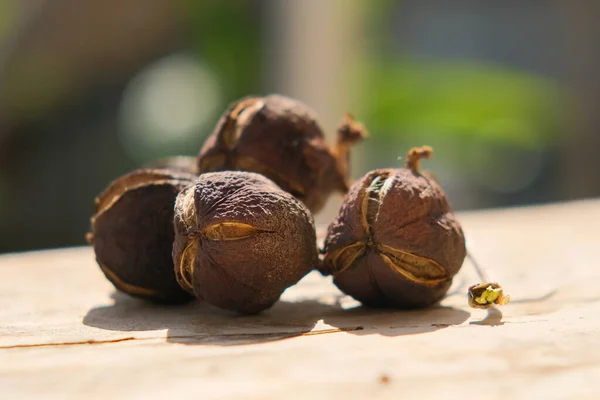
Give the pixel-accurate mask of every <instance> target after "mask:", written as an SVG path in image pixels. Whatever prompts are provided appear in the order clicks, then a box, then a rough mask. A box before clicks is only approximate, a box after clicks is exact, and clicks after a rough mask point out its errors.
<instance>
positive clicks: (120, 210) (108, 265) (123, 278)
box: [88, 169, 195, 303]
mask: <svg viewBox="0 0 600 400" xmlns="http://www.w3.org/2000/svg"><path fill="white" fill-rule="evenodd" d="M194 180H195V176H194V175H190V174H185V173H181V172H169V171H166V170H158V169H157V170H151V169H143V170H138V171H134V172H132V173H130V174H127V175H125V176H122V177H121V178H119V179H117V180H115V181H114V182H112V183H111V184H110V185H109V186H108V188H107V189H106V190H105V191H104V192H103V193H102V194H100V195H99V196H98V198H96V211H95V215H94V216H93V217H92V229H91V232H90V233H89V234H88V241H89V242H90V244H92V245H93V248H94V252H95V253H96V260H97V262H98V264H99V265H100V268H101V269H102V272H104V274H105V275H106V277H107V278H108V280H110V281H111V282H112V283H113V284H114V285H115V287H116V288H117V289H119V290H121V291H123V292H125V293H128V294H130V295H132V296H136V297H142V298H146V299H150V300H153V301H158V302H164V303H180V302H184V301H188V300H190V299H192V296H190V295H189V294H188V293H187V292H186V291H184V290H183V289H181V287H180V286H179V284H178V283H177V280H176V279H175V274H174V273H173V260H172V258H171V251H172V248H173V239H174V230H173V213H174V211H173V207H174V204H175V197H176V196H177V194H178V193H179V192H180V191H181V190H182V189H184V188H185V187H186V186H189V185H191V184H192V183H193V182H194Z"/></svg>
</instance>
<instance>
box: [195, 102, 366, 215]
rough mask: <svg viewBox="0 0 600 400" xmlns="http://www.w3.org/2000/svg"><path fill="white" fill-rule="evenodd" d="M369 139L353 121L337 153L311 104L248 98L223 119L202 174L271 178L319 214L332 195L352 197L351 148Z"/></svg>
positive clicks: (341, 133)
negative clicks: (236, 173) (227, 172)
mask: <svg viewBox="0 0 600 400" xmlns="http://www.w3.org/2000/svg"><path fill="white" fill-rule="evenodd" d="M365 135H366V133H365V132H364V128H363V127H362V126H361V125H360V124H358V123H356V122H354V121H352V120H351V118H349V117H348V118H346V120H345V121H344V122H343V123H342V125H341V126H340V128H339V130H338V139H337V142H338V143H337V144H336V147H335V149H334V150H333V151H332V150H331V149H330V148H329V146H328V145H327V143H326V141H325V138H324V136H323V131H322V129H321V126H320V125H319V123H318V121H317V115H316V113H315V112H314V111H313V110H312V109H310V108H309V107H308V106H306V105H305V104H303V103H301V102H299V101H296V100H293V99H290V98H287V97H283V96H278V95H270V96H266V97H248V98H245V99H241V100H238V101H236V102H234V103H232V104H231V105H230V106H229V107H228V109H227V110H226V112H225V114H223V116H222V117H221V119H220V121H219V123H218V124H217V126H216V128H215V131H214V132H213V134H212V135H211V136H210V137H209V138H208V139H207V140H206V142H205V144H204V146H203V148H202V150H201V151H200V154H199V156H198V169H199V171H200V172H201V173H204V172H213V171H225V170H241V171H250V172H256V173H259V174H262V175H265V176H266V177H268V178H269V179H271V180H273V181H274V182H275V183H277V184H278V185H279V186H280V187H281V188H283V189H284V190H285V191H287V192H288V193H291V194H292V195H294V196H295V197H296V198H297V199H299V200H301V201H302V202H303V203H304V204H305V205H306V206H307V207H308V208H309V209H310V210H311V211H313V212H316V211H318V210H320V209H321V208H322V207H323V205H324V203H325V201H326V200H327V198H328V197H329V195H330V194H331V193H332V192H335V191H338V192H341V193H346V192H347V191H348V184H347V178H348V167H347V164H348V152H349V147H350V146H351V145H352V144H354V143H356V142H359V141H361V140H362V138H363V137H364V136H365Z"/></svg>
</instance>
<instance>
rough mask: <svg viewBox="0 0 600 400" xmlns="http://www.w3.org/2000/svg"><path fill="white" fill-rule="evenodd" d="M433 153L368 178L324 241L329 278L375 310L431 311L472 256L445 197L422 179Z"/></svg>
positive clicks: (414, 153) (414, 155)
mask: <svg viewBox="0 0 600 400" xmlns="http://www.w3.org/2000/svg"><path fill="white" fill-rule="evenodd" d="M430 153H431V149H430V148H428V147H424V148H421V149H412V150H411V152H410V153H409V157H408V159H407V168H403V169H382V170H375V171H371V172H369V173H368V174H367V175H365V176H364V177H363V178H362V179H361V180H360V181H358V182H356V183H355V184H354V185H353V186H352V188H351V189H350V193H348V195H347V196H346V199H345V201H344V203H343V205H342V207H341V209H340V212H339V215H338V216H337V218H336V219H335V220H334V222H333V223H332V224H331V225H330V226H329V228H328V232H327V237H326V239H325V258H324V262H323V267H322V269H323V271H322V272H323V273H325V274H332V275H333V277H334V283H335V284H336V285H337V286H338V287H339V288H340V289H341V290H342V291H343V292H344V293H346V294H349V295H350V296H352V297H354V298H355V299H357V300H359V301H360V302H362V303H363V304H365V305H368V306H374V307H395V308H416V307H426V306H429V305H431V304H432V303H434V302H436V301H437V300H439V299H440V298H441V297H442V296H444V294H445V293H446V292H447V290H448V288H449V287H450V284H451V283H452V278H453V277H454V275H456V273H457V272H458V270H459V269H460V267H461V265H462V263H463V260H464V258H465V256H466V249H465V239H464V236H463V233H462V230H461V227H460V225H459V223H458V221H457V220H456V218H455V216H454V214H453V213H452V210H451V208H450V204H449V203H448V200H447V198H446V195H445V194H444V192H443V191H442V189H441V187H440V186H439V185H438V184H437V183H436V182H435V181H433V180H431V179H428V178H427V177H425V176H424V175H422V174H421V173H420V172H419V159H420V158H421V157H427V158H428V157H429V155H430Z"/></svg>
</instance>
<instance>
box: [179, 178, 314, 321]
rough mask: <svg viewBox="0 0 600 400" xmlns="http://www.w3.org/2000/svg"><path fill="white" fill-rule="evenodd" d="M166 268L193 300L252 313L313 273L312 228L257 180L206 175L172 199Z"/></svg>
mask: <svg viewBox="0 0 600 400" xmlns="http://www.w3.org/2000/svg"><path fill="white" fill-rule="evenodd" d="M173 261H174V264H175V273H176V276H177V279H178V280H179V283H180V284H181V286H182V287H183V288H185V289H186V290H188V291H189V292H190V293H193V294H194V295H195V296H196V297H198V298H200V299H204V300H206V301H207V302H209V303H211V304H213V305H215V306H217V307H220V308H224V309H227V310H232V311H237V312H241V313H249V314H252V313H257V312H260V311H262V310H264V309H266V308H268V307H270V306H271V305H272V304H273V303H275V302H276V301H277V299H279V297H280V295H281V293H282V292H283V291H284V290H285V289H286V288H287V287H289V286H291V285H293V284H295V283H296V282H298V281H299V280H300V279H301V278H302V277H303V276H304V275H306V274H307V273H308V272H309V271H310V270H312V269H313V268H314V267H315V266H316V264H317V263H318V254H317V248H316V238H315V227H314V224H313V220H312V217H311V215H310V213H309V211H308V209H307V208H306V207H305V206H304V205H303V204H302V203H301V202H299V201H298V200H296V199H295V198H294V197H292V196H291V195H290V194H289V193H287V192H285V191H283V190H281V189H280V188H279V187H278V186H276V185H275V184H274V183H273V182H272V181H270V180H269V179H267V178H265V177H264V176H262V175H258V174H255V173H249V172H235V171H233V172H215V173H206V174H203V175H201V176H200V177H199V179H198V180H197V182H196V184H195V185H194V186H191V187H189V188H187V189H185V190H184V191H182V192H181V194H179V196H178V197H177V202H176V206H175V243H174V246H173Z"/></svg>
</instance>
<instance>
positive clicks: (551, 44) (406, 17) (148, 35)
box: [0, 0, 600, 252]
mask: <svg viewBox="0 0 600 400" xmlns="http://www.w3.org/2000/svg"><path fill="white" fill-rule="evenodd" d="M598 15H600V2H598V1H596V0H588V1H585V0H581V1H559V0H528V1H526V2H524V1H522V0H504V1H502V2H491V1H480V0H453V1H451V2H449V1H447V0H401V1H400V0H265V1H250V0H246V1H243V0H221V1H192V0H180V1H174V0H154V1H151V2H148V1H146V0H87V1H80V0H12V1H11V0H0V252H7V251H16V250H25V249H34V248H46V247H57V246H69V245H79V244H83V243H84V239H83V238H84V234H85V232H86V231H87V229H88V225H89V217H90V214H91V212H92V210H93V199H94V197H95V196H96V195H97V194H98V193H99V192H100V191H102V189H103V188H104V187H105V186H106V185H107V184H108V183H109V182H110V181H111V180H112V179H114V178H116V177H117V176H119V175H121V174H123V173H126V172H128V171H130V170H132V169H134V168H136V167H139V166H140V165H142V164H144V163H146V162H148V161H151V160H153V159H156V158H160V157H165V156H169V155H175V154H187V155H194V154H196V153H197V152H198V150H199V148H200V146H201V144H202V142H203V140H204V139H205V138H206V136H207V135H208V134H210V132H211V130H212V128H213V126H214V124H215V122H216V120H217V119H218V117H219V115H220V113H221V112H222V111H223V110H224V109H225V107H226V105H227V104H228V103H229V102H230V101H233V100H235V99H236V98H239V97H241V96H245V95H248V94H252V93H259V94H265V93H272V92H277V93H282V94H285V95H289V96H293V97H297V98H299V99H300V100H303V101H305V102H306V103H308V104H309V105H311V106H312V107H313V108H315V110H316V111H317V112H318V113H319V114H320V115H321V117H322V123H323V126H324V127H325V129H326V130H327V133H328V135H329V136H330V137H331V135H332V133H333V130H334V127H335V125H336V124H337V122H338V121H339V120H340V119H341V117H342V115H343V113H344V112H346V111H352V112H353V113H354V114H355V116H356V117H357V118H358V119H359V120H361V121H363V122H364V123H365V124H366V126H367V128H368V129H369V131H370V138H369V140H368V141H367V142H365V143H364V144H363V145H361V146H359V147H358V148H356V150H355V152H354V154H353V175H354V177H359V176H361V175H362V174H364V173H365V172H366V171H368V170H370V169H373V168H376V167H390V166H401V165H402V164H403V160H402V156H403V155H404V154H405V153H406V152H407V150H408V149H409V148H410V147H412V146H416V145H422V144H429V145H431V146H433V147H434V149H435V154H434V157H433V159H432V160H431V161H429V162H427V163H426V168H428V169H430V170H432V171H433V172H434V173H435V174H436V175H437V176H438V177H439V179H440V180H441V182H442V184H443V186H444V187H445V188H446V190H447V192H448V196H449V197H450V200H451V202H452V203H453V205H454V207H455V208H456V209H458V210H464V209H476V208H488V207H503V206H513V205H520V204H532V203H543V202H553V201H562V200H567V199H574V198H582V197H594V196H598V195H600V178H599V177H598V171H599V170H600V154H599V151H600V135H599V133H600V132H599V131H600V113H599V112H598V111H597V108H598V104H600V101H599V100H600V74H599V73H598V71H600V47H599V46H598V43H599V42H600V41H599V39H600V24H598V23H597V18H596V17H597V16H598ZM339 202H340V199H339V198H334V199H332V200H331V201H330V204H329V205H328V207H327V208H326V209H325V211H323V212H322V213H321V214H320V215H318V216H317V221H318V222H319V223H326V222H327V221H328V220H329V219H331V217H332V215H333V214H334V213H335V212H336V209H337V207H338V206H339Z"/></svg>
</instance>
